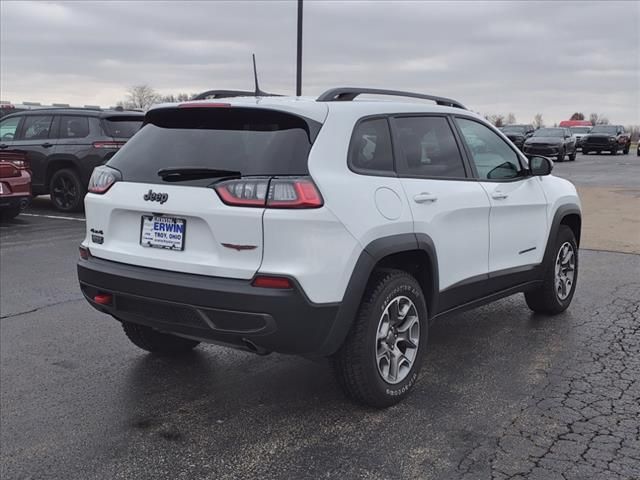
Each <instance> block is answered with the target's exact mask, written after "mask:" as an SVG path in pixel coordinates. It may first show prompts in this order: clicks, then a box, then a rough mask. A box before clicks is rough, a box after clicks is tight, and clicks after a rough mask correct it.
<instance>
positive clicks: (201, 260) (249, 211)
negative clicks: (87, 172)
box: [85, 182, 263, 279]
mask: <svg viewBox="0 0 640 480" xmlns="http://www.w3.org/2000/svg"><path fill="white" fill-rule="evenodd" d="M149 191H152V192H154V193H156V194H166V195H167V197H166V201H165V202H164V203H162V204H160V203H159V201H152V200H145V197H146V198H149ZM162 198H164V197H161V199H162ZM85 206H86V218H87V241H88V243H87V246H88V247H89V249H90V250H91V254H92V255H94V256H96V257H99V258H103V259H106V260H112V261H115V262H122V263H127V264H131V265H139V266H143V267H150V268H158V269H161V270H172V271H180V272H185V273H195V274H202V275H210V276H216V277H228V278H240V279H249V278H251V277H252V276H253V274H254V273H255V272H256V271H257V270H258V267H259V266H260V262H261V259H262V213H263V209H261V208H241V207H229V206H227V205H225V204H224V203H222V201H221V200H220V199H219V197H218V195H217V194H216V192H215V191H214V190H213V189H211V188H197V187H183V186H177V185H166V186H165V185H162V186H159V185H155V184H143V183H129V182H117V183H116V184H115V185H114V186H113V187H112V188H111V189H110V190H109V191H108V192H107V193H106V194H104V195H95V194H91V193H90V194H88V195H87V197H86V198H85ZM154 215H155V216H158V217H162V218H172V219H178V220H184V221H185V222H184V226H183V229H184V230H183V232H179V231H176V232H175V233H178V234H179V233H182V234H183V242H182V249H181V250H179V249H176V250H170V249H167V248H158V247H149V246H144V245H143V243H144V242H141V234H142V228H143V217H145V216H146V217H149V216H154ZM167 230H169V229H167ZM176 230H178V229H176ZM161 233H166V234H167V236H168V235H172V234H174V232H168V231H167V232H161ZM174 236H176V237H177V236H179V235H175V234H174ZM94 240H95V241H94ZM100 241H101V242H102V243H97V242H100ZM174 245H176V246H177V245H178V243H177V242H175V243H174ZM225 245H226V246H225Z"/></svg>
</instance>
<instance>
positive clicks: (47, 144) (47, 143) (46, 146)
mask: <svg viewBox="0 0 640 480" xmlns="http://www.w3.org/2000/svg"><path fill="white" fill-rule="evenodd" d="M41 147H44V148H49V147H53V143H49V142H45V143H43V144H42V145H41Z"/></svg>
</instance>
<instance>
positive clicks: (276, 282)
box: [251, 275, 293, 289]
mask: <svg viewBox="0 0 640 480" xmlns="http://www.w3.org/2000/svg"><path fill="white" fill-rule="evenodd" d="M251 285H253V286H254V287H261V288H280V289H287V288H293V284H292V283H291V280H289V279H288V278H286V277H269V276H265V275H261V276H258V277H256V278H254V279H253V282H251Z"/></svg>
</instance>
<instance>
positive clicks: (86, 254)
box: [80, 245, 91, 260]
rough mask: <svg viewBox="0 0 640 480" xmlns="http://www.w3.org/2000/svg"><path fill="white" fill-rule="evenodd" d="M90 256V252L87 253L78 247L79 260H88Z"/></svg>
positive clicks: (85, 248) (86, 249)
mask: <svg viewBox="0 0 640 480" xmlns="http://www.w3.org/2000/svg"><path fill="white" fill-rule="evenodd" d="M90 256H91V252H90V251H89V249H88V248H87V247H83V246H82V245H80V258H81V259H83V260H89V257H90Z"/></svg>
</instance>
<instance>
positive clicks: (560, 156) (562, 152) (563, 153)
mask: <svg viewBox="0 0 640 480" xmlns="http://www.w3.org/2000/svg"><path fill="white" fill-rule="evenodd" d="M564 156H565V151H564V148H563V149H562V150H560V153H558V162H564Z"/></svg>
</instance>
